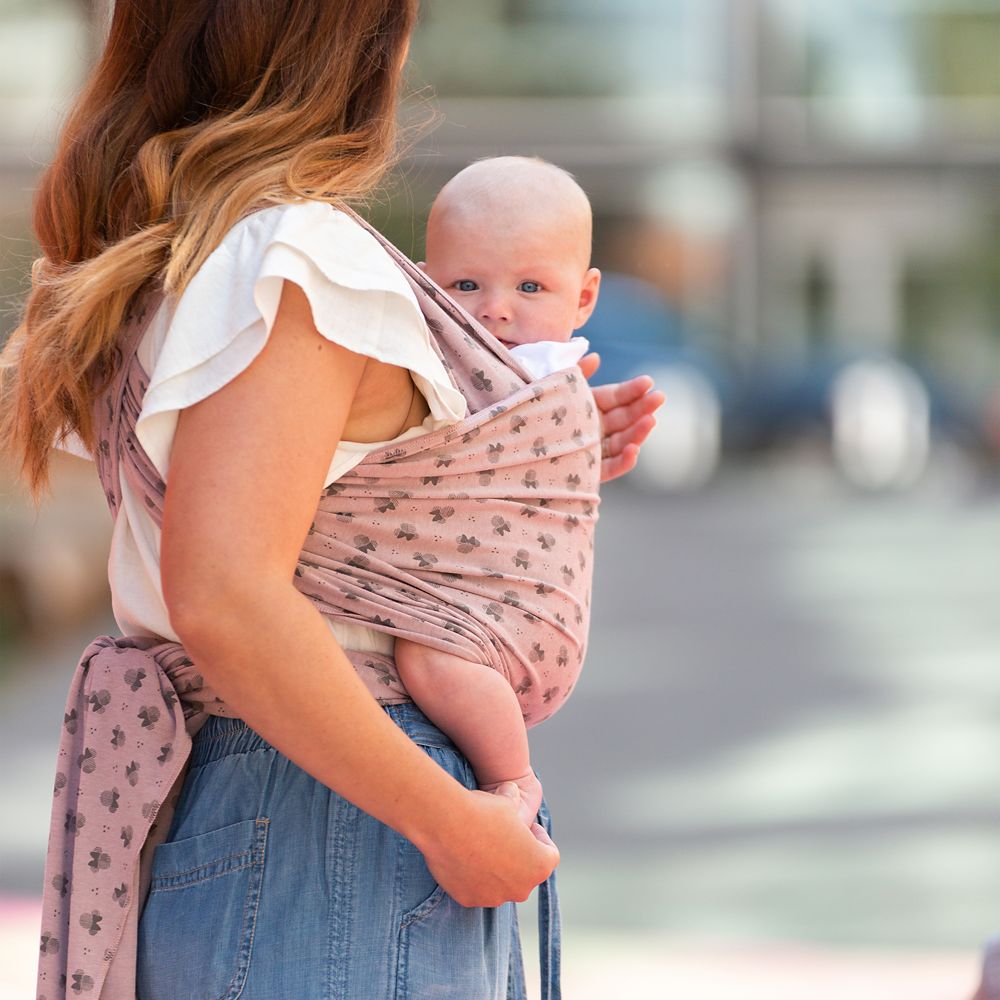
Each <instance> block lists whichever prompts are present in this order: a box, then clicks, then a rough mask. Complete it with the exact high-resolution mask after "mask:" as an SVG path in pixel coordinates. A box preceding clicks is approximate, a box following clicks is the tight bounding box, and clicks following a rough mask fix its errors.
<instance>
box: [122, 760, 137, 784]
mask: <svg viewBox="0 0 1000 1000" xmlns="http://www.w3.org/2000/svg"><path fill="white" fill-rule="evenodd" d="M125 777H126V779H128V783H129V784H130V785H131V786H132V787H133V788H135V786H136V785H137V784H138V783H139V765H138V763H137V762H136V761H132V763H131V764H129V765H128V766H127V767H126V768H125Z"/></svg>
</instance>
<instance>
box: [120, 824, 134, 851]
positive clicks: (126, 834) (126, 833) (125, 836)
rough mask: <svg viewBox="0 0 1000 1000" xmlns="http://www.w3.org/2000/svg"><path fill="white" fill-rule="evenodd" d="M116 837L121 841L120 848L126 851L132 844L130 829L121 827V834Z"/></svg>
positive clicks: (129, 827)
mask: <svg viewBox="0 0 1000 1000" xmlns="http://www.w3.org/2000/svg"><path fill="white" fill-rule="evenodd" d="M118 836H120V837H121V839H122V846H123V847H125V848H126V849H127V848H128V847H129V845H130V844H131V843H132V827H131V826H123V827H122V832H121V833H120V834H119V835H118Z"/></svg>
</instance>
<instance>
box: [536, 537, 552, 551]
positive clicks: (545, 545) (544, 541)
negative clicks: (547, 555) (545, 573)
mask: <svg viewBox="0 0 1000 1000" xmlns="http://www.w3.org/2000/svg"><path fill="white" fill-rule="evenodd" d="M538 544H539V545H541V547H542V550H543V551H545V552H548V551H549V550H550V549H551V548H552V546H554V545H555V544H556V540H555V538H553V537H552V535H547V534H545V533H540V534H539V536H538Z"/></svg>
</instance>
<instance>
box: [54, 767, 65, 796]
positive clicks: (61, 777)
mask: <svg viewBox="0 0 1000 1000" xmlns="http://www.w3.org/2000/svg"><path fill="white" fill-rule="evenodd" d="M66 781H67V778H66V775H65V774H63V773H62V771H56V780H55V786H54V788H53V789H52V797H53V798H59V793H60V792H61V791H62V790H63V789H64V788H65V787H66Z"/></svg>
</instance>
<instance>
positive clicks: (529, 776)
mask: <svg viewBox="0 0 1000 1000" xmlns="http://www.w3.org/2000/svg"><path fill="white" fill-rule="evenodd" d="M508 784H510V785H517V790H518V792H519V793H520V795H521V802H520V805H519V806H518V807H517V812H518V815H519V816H520V817H521V819H523V820H524V823H525V826H529V827H530V826H531V825H532V824H533V823H534V822H535V818H536V817H537V816H538V809H539V807H540V806H541V804H542V783H541V782H540V781H539V780H538V778H536V777H535V773H534V771H528V772H527V773H526V774H522V775H520V776H519V777H517V778H505V779H504V780H503V781H490V782H486V783H485V784H481V785H480V786H479V787H480V788H481V789H482V790H483V791H484V792H495V791H497V789H498V788H500V786H501V785H508Z"/></svg>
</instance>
